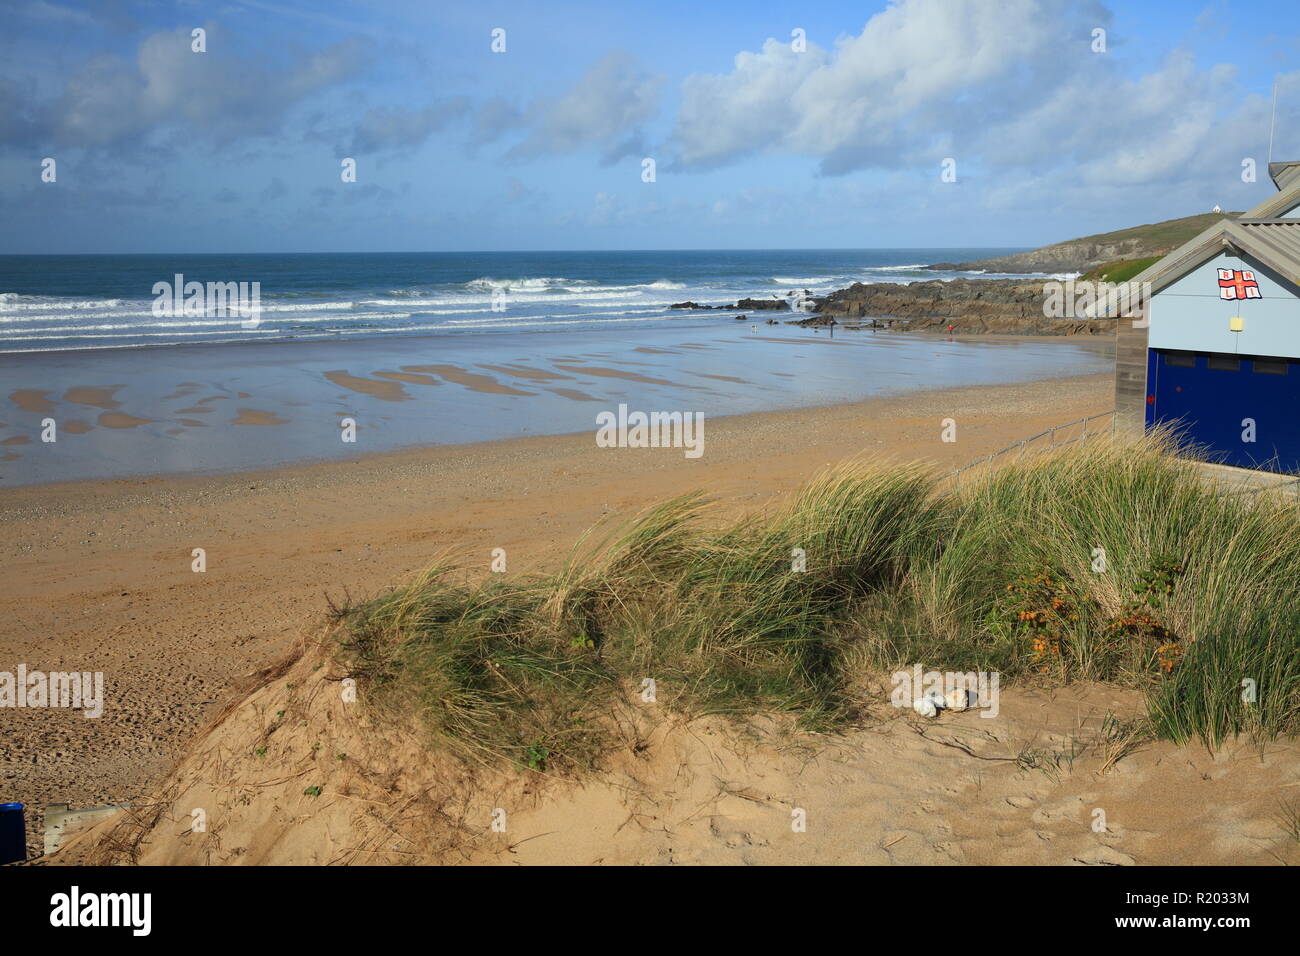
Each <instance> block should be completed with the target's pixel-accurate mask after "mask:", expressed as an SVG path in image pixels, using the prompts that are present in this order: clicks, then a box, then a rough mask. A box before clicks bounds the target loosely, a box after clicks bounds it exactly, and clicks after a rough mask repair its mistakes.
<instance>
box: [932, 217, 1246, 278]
mask: <svg viewBox="0 0 1300 956" xmlns="http://www.w3.org/2000/svg"><path fill="white" fill-rule="evenodd" d="M1240 215H1241V213H1239V212H1218V213H1205V214H1203V215H1199V216H1185V217H1184V218H1182V219H1168V220H1165V221H1164V222H1157V223H1150V224H1148V225H1145V226H1133V227H1132V228H1130V229H1120V230H1119V231H1117V232H1106V233H1101V234H1100V235H1096V236H1085V237H1084V238H1082V239H1070V240H1068V241H1067V242H1057V243H1054V244H1052V245H1050V246H1043V247H1042V248H1040V249H1034V250H1032V251H1030V252H1021V253H1017V254H1016V255H1013V256H998V257H996V258H993V259H977V260H975V261H974V262H936V263H935V264H934V265H932V266H929V268H931V269H944V270H952V271H966V272H969V271H974V270H983V271H985V272H1005V273H1010V274H1015V273H1018V272H1087V271H1088V270H1089V269H1094V268H1096V267H1097V266H1100V265H1105V264H1106V263H1109V262H1115V261H1116V260H1118V259H1145V258H1149V257H1151V256H1163V255H1165V253H1168V252H1172V251H1173V250H1174V249H1177V248H1178V247H1179V246H1181V245H1182V244H1183V243H1184V242H1186V241H1187V240H1189V239H1191V238H1193V237H1194V236H1196V235H1197V233H1200V232H1202V231H1203V230H1205V229H1207V228H1209V227H1210V226H1212V225H1214V224H1215V223H1217V222H1218V221H1219V220H1221V219H1230V218H1232V217H1235V216H1240Z"/></svg>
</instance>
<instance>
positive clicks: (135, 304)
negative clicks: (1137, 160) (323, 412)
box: [0, 249, 1019, 352]
mask: <svg viewBox="0 0 1300 956" xmlns="http://www.w3.org/2000/svg"><path fill="white" fill-rule="evenodd" d="M1016 251H1019V250H1015V249H797V250H709V251H700V250H697V251H634V252H428V253H337V254H336V253H322V254H261V255H243V254H240V255H233V254H232V255H220V254H204V255H58V256H47V255H28V256H12V255H10V256H0V352H45V351H58V350H77V349H109V348H115V349H122V348H126V349H138V348H148V347H155V346H174V345H203V344H209V343H211V344H218V343H228V342H286V341H299V340H306V341H319V340H329V339H336V340H341V339H349V338H372V337H386V336H412V335H440V336H441V335H490V334H493V333H507V332H510V333H522V332H541V331H554V332H558V331H563V330H565V329H573V330H582V331H596V330H611V331H616V330H620V329H623V330H633V329H640V328H651V327H655V326H663V325H665V324H670V323H673V322H676V321H680V320H681V319H682V318H683V311H682V310H673V309H670V308H669V306H670V305H672V304H673V303H676V302H683V301H688V300H690V301H695V302H699V303H702V304H709V305H731V304H733V303H734V302H735V301H736V300H738V299H742V298H762V299H768V298H787V299H789V298H793V297H797V296H800V295H805V294H811V295H819V294H825V293H827V292H830V291H833V290H835V289H839V288H843V287H845V286H848V285H850V284H852V283H854V282H898V283H907V282H916V281H924V280H933V279H941V280H950V279H954V278H957V277H959V276H965V277H971V278H974V277H982V278H998V277H999V276H997V275H996V274H988V273H982V272H944V271H932V270H929V269H927V268H925V266H926V265H927V264H928V263H933V262H966V261H972V260H976V259H983V258H989V257H992V256H997V255H1005V254H1008V253H1011V252H1016ZM177 276H183V281H184V282H185V283H189V282H200V283H203V284H204V285H205V286H206V284H207V283H209V282H214V283H216V282H219V283H230V282H236V283H249V284H250V286H249V287H250V288H251V283H254V282H256V283H258V288H259V290H260V295H259V299H260V316H259V320H258V321H257V322H256V323H250V322H248V321H246V320H243V319H241V318H240V317H239V316H237V315H224V316H211V315H202V314H200V315H192V316H186V315H183V314H176V310H166V311H163V310H158V309H155V307H154V306H155V301H156V300H157V299H158V298H159V295H160V294H161V293H160V292H156V291H155V289H157V288H160V287H159V285H158V284H159V283H167V284H168V285H169V287H170V286H171V285H174V284H175V282H176V277H177ZM166 301H168V302H170V301H171V298H170V292H168V293H167V299H166Z"/></svg>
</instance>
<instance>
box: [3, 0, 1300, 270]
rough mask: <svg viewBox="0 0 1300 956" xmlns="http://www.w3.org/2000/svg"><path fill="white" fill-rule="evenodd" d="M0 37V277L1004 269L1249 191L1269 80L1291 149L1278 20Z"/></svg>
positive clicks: (1293, 132) (920, 13)
mask: <svg viewBox="0 0 1300 956" xmlns="http://www.w3.org/2000/svg"><path fill="white" fill-rule="evenodd" d="M0 17H3V20H4V29H3V30H0V216H3V221H4V226H3V228H2V229H0V252H5V253H28V252H39V253H59V252H279V251H304V252H315V251H388V250H495V249H684V248H826V247H954V246H1032V245H1039V244H1043V243H1047V242H1052V241H1056V240H1060V239H1066V238H1071V237H1074V236H1079V235H1086V234H1090V233H1094V232H1100V231H1105V230H1109V229H1114V228H1122V227H1124V226H1128V225H1134V224H1137V223H1140V222H1151V221H1157V220H1161V219H1167V218H1172V217H1176V216H1183V215H1190V214H1192V213H1196V212H1202V211H1208V210H1209V209H1210V208H1211V207H1212V206H1214V205H1215V204H1219V205H1221V206H1222V207H1224V208H1225V209H1240V208H1246V207H1248V206H1249V205H1252V204H1253V203H1255V202H1258V201H1259V200H1261V199H1263V198H1264V197H1266V196H1267V195H1268V194H1269V192H1270V191H1271V190H1272V188H1273V187H1272V184H1271V183H1270V182H1269V181H1268V176H1267V172H1266V168H1265V163H1266V159H1267V152H1268V129H1269V110H1270V95H1271V91H1272V87H1273V83H1274V80H1275V79H1278V78H1280V79H1279V105H1278V115H1277V130H1276V135H1275V140H1276V141H1275V145H1274V158H1275V159H1295V158H1300V18H1297V17H1296V16H1295V5H1294V0H1276V2H1257V3H1244V2H1237V0H1234V2H1190V3H1184V2H1174V0H1167V2H1151V0H1141V2H1115V3H1111V4H1103V3H1100V2H1082V0H901V2H897V3H870V2H868V3H860V2H859V3H838V2H832V3H811V4H809V3H765V2H752V0H749V2H743V3H741V2H737V3H699V2H694V3H678V2H662V0H659V2H656V3H653V4H632V3H626V4H624V3H610V2H604V3H585V2H582V3H579V2H571V3H565V2H559V3H557V2H551V0H547V2H545V3H538V2H527V3H494V2H475V3H443V2H416V0H409V2H384V0H378V2H367V3H364V4H362V3H357V4H351V3H330V2H310V3H294V2H289V0H225V2H215V3H206V2H197V0H195V2H167V3H164V2H146V0H138V2H131V0H117V2H114V0H104V2H95V3H89V2H87V3H74V2H72V0H13V2H10V3H8V4H7V5H6V6H5V8H4V9H3V10H2V11H0ZM195 28H202V29H204V30H205V31H206V52H202V53H199V52H194V51H193V50H192V33H191V31H192V30H194V29H195ZM498 28H499V29H502V30H504V31H505V47H506V49H505V52H501V53H497V52H493V50H492V48H491V44H492V31H493V30H494V29H498ZM1097 29H1101V30H1104V31H1105V50H1104V52H1096V51H1094V50H1093V45H1094V38H1093V31H1094V30H1097ZM795 30H802V31H803V34H804V36H805V37H806V46H805V48H804V49H802V50H796V49H795V48H794V47H795V45H796V44H795V41H794V37H793V35H792V31H795ZM47 157H48V158H53V159H54V160H55V162H56V172H57V180H56V181H55V182H53V183H49V182H42V180H41V172H42V161H43V160H44V159H45V158H47ZM345 158H352V159H355V161H356V164H357V181H356V182H355V183H344V182H343V181H342V180H341V176H340V170H341V165H340V164H341V162H342V160H344V159H345ZM949 158H951V159H953V160H955V164H956V165H955V171H956V181H955V182H945V181H943V178H942V176H941V172H942V168H943V167H942V164H943V161H944V160H945V159H949ZM1247 158H1251V159H1254V160H1255V161H1256V162H1257V164H1258V175H1257V181H1256V182H1255V183H1245V182H1243V181H1242V177H1241V168H1242V166H1241V164H1242V161H1243V159H1247ZM646 159H653V160H654V162H655V174H656V175H655V181H654V182H644V181H643V175H642V171H643V164H644V161H645V160H646Z"/></svg>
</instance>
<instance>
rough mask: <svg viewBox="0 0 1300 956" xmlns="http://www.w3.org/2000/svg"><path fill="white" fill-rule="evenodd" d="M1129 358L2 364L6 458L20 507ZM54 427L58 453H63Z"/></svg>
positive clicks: (580, 347)
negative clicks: (152, 483)
mask: <svg viewBox="0 0 1300 956" xmlns="http://www.w3.org/2000/svg"><path fill="white" fill-rule="evenodd" d="M737 326H739V327H737ZM832 345H833V347H831V346H832ZM1112 352H1113V349H1112V343H1110V342H1109V341H1105V340H1097V339H1088V340H1061V339H1056V340H1048V341H1044V340H1040V339H1031V338H1004V339H1001V340H996V339H994V338H993V337H991V336H976V337H972V338H970V339H961V338H956V339H949V338H944V337H939V336H921V335H899V334H896V333H895V334H884V333H882V334H874V333H869V332H857V333H841V334H840V335H839V336H838V337H837V338H835V339H834V340H832V339H830V338H829V336H828V335H827V334H826V333H825V332H824V331H820V330H814V329H799V328H796V327H793V326H762V325H754V326H749V325H748V323H743V324H740V323H732V322H727V323H724V324H722V325H718V324H712V325H700V324H694V325H692V324H689V323H684V324H683V325H682V326H674V327H669V328H661V329H643V330H637V331H636V332H635V333H634V334H630V335H628V336H627V337H616V336H613V335H611V334H610V333H608V332H604V333H600V334H595V333H591V334H585V333H579V332H568V333H559V332H546V333H530V334H513V335H511V334H500V335H480V336H448V335H444V336H425V337H409V338H403V339H400V340H399V339H391V338H390V339H367V340H357V341H349V342H308V343H293V342H290V343H260V344H257V345H225V346H204V347H169V348H157V349H149V350H133V349H120V350H103V351H98V352H73V353H47V354H25V355H12V354H11V355H0V379H2V380H3V381H4V382H5V388H4V389H3V390H0V420H2V421H3V424H0V443H6V442H8V443H9V444H7V445H5V447H6V453H5V455H4V457H3V458H0V461H4V462H5V465H4V467H0V487H14V486H17V485H26V484H39V483H45V482H53V481H70V480H81V479H94V478H127V477H134V476H141V475H161V474H178V473H188V474H194V473H207V474H216V473H221V472H228V471H233V470H242V469H257V468H268V467H276V466H279V465H282V464H288V463H294V462H306V461H321V460H329V459H335V460H337V459H354V458H356V457H358V456H360V455H365V454H374V453H377V452H389V451H395V450H398V449H402V448H414V447H429V446H437V445H455V444H466V443H472V442H476V441H487V440H496V439H508V438H517V437H521V436H525V435H541V434H563V433H566V432H576V431H580V430H582V429H590V428H594V425H595V414H596V413H597V412H598V411H600V410H602V406H603V408H604V409H608V410H613V409H616V408H617V407H618V405H620V404H627V405H628V406H629V407H630V408H633V409H639V410H643V411H681V412H699V413H702V414H703V415H704V416H705V417H706V419H714V418H718V417H722V416H727V415H739V414H746V413H749V412H757V411H764V410H770V409H781V408H799V407H814V406H821V405H830V404H837V403H843V402H853V401H859V400H862V399H864V398H867V397H871V396H880V395H890V394H901V393H904V392H908V391H915V390H919V389H926V388H935V387H943V386H964V385H983V384H994V383H1007V382H1017V381H1031V380H1040V379H1048V378H1056V377H1061V376H1067V375H1077V374H1085V373H1089V372H1097V371H1102V370H1105V369H1109V368H1110V367H1111V355H1112ZM123 383H125V384H123ZM343 418H350V419H352V420H353V421H355V422H356V424H357V430H356V441H355V442H350V441H346V440H343V435H342V433H341V430H340V428H339V424H340V420H341V419H343ZM51 420H52V421H53V422H54V424H55V426H56V428H57V440H56V441H49V440H48V439H47V438H46V437H45V434H44V432H45V430H46V429H47V428H48V425H47V422H49V421H51ZM270 426H273V427H270ZM15 438H27V439H28V441H27V442H26V443H21V442H10V440H11V439H15ZM19 446H21V447H19Z"/></svg>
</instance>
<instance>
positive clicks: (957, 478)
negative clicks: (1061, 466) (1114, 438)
mask: <svg viewBox="0 0 1300 956" xmlns="http://www.w3.org/2000/svg"><path fill="white" fill-rule="evenodd" d="M1098 418H1109V419H1110V429H1109V430H1110V431H1111V432H1114V430H1115V409H1113V408H1112V409H1111V410H1110V411H1108V412H1099V413H1098V414H1096V415H1089V416H1087V417H1086V418H1076V419H1075V420H1074V421H1072V422H1063V423H1061V424H1060V425H1053V426H1052V427H1051V428H1049V429H1047V431H1043V432H1039V433H1038V434H1037V435H1034V436H1032V437H1030V438H1025V439H1022V440H1021V441H1018V442H1015V443H1014V444H1011V445H1008V446H1007V447H1006V448H1003V449H1001V450H1000V451H995V452H993V453H992V454H991V455H985V456H984V457H983V458H976V459H975V460H974V461H972V462H968V463H967V464H965V465H962V466H961V467H960V468H958V469H957V470H955V471H950V472H948V473H947V474H946V475H942V476H941V477H940V478H939V480H940V481H943V480H944V479H947V478H952V479H954V483H955V485H956V486H957V487H961V474H962V472H964V471H969V470H970V469H971V468H974V467H975V466H976V465H983V464H985V463H987V462H990V461H992V460H993V459H994V458H998V457H1000V456H1001V455H1005V454H1007V453H1008V452H1012V451H1016V450H1017V449H1018V450H1019V451H1020V454H1021V456H1023V455H1024V452H1025V447H1026V446H1027V445H1029V444H1030V443H1031V442H1035V441H1038V439H1040V438H1042V437H1043V436H1044V435H1046V436H1048V438H1047V442H1048V443H1047V448H1048V450H1050V449H1052V448H1055V447H1056V446H1057V444H1058V442H1057V441H1056V433H1057V432H1058V431H1060V430H1061V429H1063V428H1073V427H1074V426H1075V425H1082V426H1083V433H1082V434H1081V435H1080V436H1079V437H1078V438H1067V439H1066V440H1065V441H1062V442H1060V443H1059V444H1061V445H1070V444H1073V443H1074V442H1077V441H1084V440H1086V439H1088V438H1089V437H1092V436H1090V435H1089V434H1088V422H1091V421H1094V420H1096V419H1098ZM1099 434H1101V432H1098V431H1094V432H1093V433H1092V435H1094V436H1095V435H1099Z"/></svg>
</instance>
